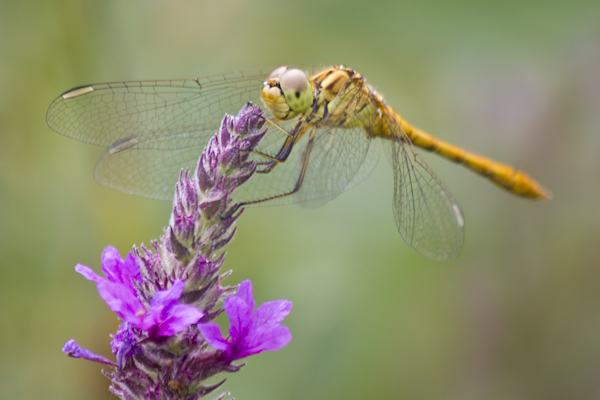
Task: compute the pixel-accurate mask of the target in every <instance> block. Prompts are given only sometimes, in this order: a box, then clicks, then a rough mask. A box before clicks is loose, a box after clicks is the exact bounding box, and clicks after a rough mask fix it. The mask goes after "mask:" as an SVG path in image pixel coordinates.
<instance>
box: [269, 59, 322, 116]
mask: <svg viewBox="0 0 600 400" xmlns="http://www.w3.org/2000/svg"><path fill="white" fill-rule="evenodd" d="M262 99H263V101H264V103H265V106H267V108H269V110H271V112H272V113H273V115H275V117H276V118H279V119H283V120H286V119H292V118H294V117H296V116H297V115H298V114H302V113H304V112H306V111H308V110H309V109H310V106H311V105H312V102H313V90H312V86H311V84H310V81H309V80H308V76H306V74H305V73H304V71H301V70H299V69H288V67H279V68H276V69H275V70H274V71H273V72H271V74H270V75H269V77H268V78H267V80H266V81H265V82H264V86H263V90H262Z"/></svg>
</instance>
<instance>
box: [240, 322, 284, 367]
mask: <svg viewBox="0 0 600 400" xmlns="http://www.w3.org/2000/svg"><path fill="white" fill-rule="evenodd" d="M291 340H292V334H291V332H290V330H289V328H288V327H287V326H279V327H277V328H272V327H262V328H260V329H258V330H255V331H252V332H251V333H250V335H248V336H246V337H245V338H244V339H243V340H242V341H241V342H240V343H238V345H237V346H236V347H235V348H234V349H233V350H232V353H233V354H232V357H231V360H232V361H233V360H239V359H241V358H244V357H248V356H251V355H254V354H259V353H262V352H263V351H277V350H279V349H281V348H282V347H285V346H286V345H287V344H288V343H289V342H290V341H291Z"/></svg>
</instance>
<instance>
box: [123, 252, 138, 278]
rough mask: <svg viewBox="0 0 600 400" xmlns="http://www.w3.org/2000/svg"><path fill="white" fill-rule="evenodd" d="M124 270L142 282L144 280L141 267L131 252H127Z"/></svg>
mask: <svg viewBox="0 0 600 400" xmlns="http://www.w3.org/2000/svg"><path fill="white" fill-rule="evenodd" d="M123 270H124V271H125V273H126V274H127V276H129V277H131V278H132V279H135V280H136V281H138V282H140V283H141V282H142V274H141V272H140V267H138V265H137V263H136V262H135V257H134V256H133V254H132V253H131V252H129V253H127V257H125V260H123Z"/></svg>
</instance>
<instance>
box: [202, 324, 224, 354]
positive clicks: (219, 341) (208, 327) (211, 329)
mask: <svg viewBox="0 0 600 400" xmlns="http://www.w3.org/2000/svg"><path fill="white" fill-rule="evenodd" d="M198 330H199V331H200V334H201V335H202V337H203V338H204V340H206V341H207V342H208V344H210V345H211V347H212V348H213V349H215V350H221V351H225V350H227V349H229V346H230V344H229V342H227V340H225V339H224V338H223V334H222V333H221V329H220V328H219V325H217V324H213V323H209V324H198Z"/></svg>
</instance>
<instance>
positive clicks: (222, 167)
mask: <svg viewBox="0 0 600 400" xmlns="http://www.w3.org/2000/svg"><path fill="white" fill-rule="evenodd" d="M264 123H265V119H264V117H263V112H262V111H261V110H260V108H259V107H256V106H253V105H251V104H248V105H246V106H245V107H244V108H243V109H242V110H241V111H240V112H239V114H238V115H237V117H231V116H225V118H223V121H222V123H221V126H220V128H219V131H218V132H217V133H216V134H215V135H214V136H213V138H212V139H211V140H210V141H209V143H208V144H207V146H206V147H205V149H204V150H203V152H202V155H201V156H200V159H199V160H198V164H197V167H196V169H195V170H194V171H193V173H191V172H188V171H182V172H181V173H180V175H179V180H178V182H177V184H176V189H175V199H174V202H173V209H172V214H171V218H170V220H169V225H168V226H167V227H166V228H165V229H164V233H163V235H162V236H161V237H160V239H159V240H156V241H151V242H150V245H151V246H149V247H146V246H144V245H142V246H140V247H134V249H133V251H132V252H131V253H129V254H128V255H127V257H125V259H122V258H121V255H120V254H119V252H118V251H117V249H115V248H114V247H107V248H106V249H105V250H104V252H103V253H102V272H103V273H104V276H100V275H97V274H96V273H95V272H94V271H93V270H92V269H90V268H88V267H86V266H84V265H79V264H78V265H77V266H76V267H75V270H76V271H77V272H79V273H80V274H82V275H83V276H84V277H85V278H87V279H89V280H92V281H94V282H95V283H96V285H97V289H98V293H99V294H100V297H101V298H102V299H103V300H104V301H105V302H106V304H107V305H108V307H109V308H110V309H111V310H112V311H114V312H115V313H116V314H117V315H118V316H119V318H120V319H121V320H122V324H121V326H120V327H119V330H118V332H117V333H116V334H115V335H114V336H112V341H111V349H112V353H113V354H114V355H115V357H116V362H113V361H110V360H108V359H106V358H104V357H102V356H99V355H97V354H94V353H92V352H91V351H89V350H86V349H83V348H81V347H80V346H79V345H78V344H77V343H76V342H75V341H74V340H70V341H69V342H67V343H66V344H65V347H64V349H63V351H64V352H65V353H67V354H68V355H70V356H71V357H78V358H86V359H88V360H92V361H97V362H101V363H104V364H108V365H110V366H112V367H113V371H110V372H108V371H104V374H105V375H106V376H107V377H108V378H110V379H111V386H110V390H111V391H112V393H113V394H115V395H116V396H118V397H120V398H121V399H124V400H142V399H143V400H161V399H175V398H177V399H182V400H198V399H199V398H201V397H204V396H207V395H208V394H209V393H211V392H213V391H214V390H216V389H217V388H218V387H219V386H220V385H221V384H222V383H223V382H224V381H225V380H224V379H223V380H221V381H220V382H217V383H214V380H213V381H212V382H211V381H210V380H212V379H213V377H214V376H215V375H217V374H220V373H223V372H229V373H231V372H236V371H239V370H240V369H241V367H242V366H243V365H233V364H232V362H234V361H235V360H239V359H241V358H244V357H247V356H249V355H252V354H257V353H261V352H263V351H266V350H271V351H274V350H278V349H280V348H282V347H283V346H285V345H287V344H288V343H289V342H290V340H291V334H290V331H289V330H288V328H287V327H284V326H280V325H281V322H282V320H283V319H284V318H285V317H286V316H287V315H288V314H289V312H290V310H291V307H292V303H290V302H289V301H286V300H279V301H273V302H269V303H266V304H264V305H262V306H261V307H260V308H258V310H256V312H254V313H253V310H254V307H255V304H254V299H253V296H252V285H251V283H250V281H245V282H242V284H241V285H240V287H239V289H238V291H237V294H236V295H234V293H235V287H229V286H223V280H224V279H225V278H226V277H227V276H228V275H229V274H230V271H229V272H225V273H220V272H219V271H220V269H221V267H222V265H223V262H224V258H225V252H223V251H222V249H223V248H224V247H225V246H226V245H227V244H228V243H229V242H230V241H231V239H232V238H233V236H234V234H235V230H236V222H237V219H238V218H239V217H240V215H241V214H242V211H243V209H240V210H238V211H237V212H235V213H234V210H237V208H238V207H237V204H235V202H234V197H232V196H233V192H234V191H235V190H236V189H237V187H238V186H239V185H241V184H243V183H245V182H246V181H247V180H248V179H249V178H250V177H251V176H252V174H254V172H256V168H257V164H256V162H255V161H253V160H252V159H251V158H250V156H251V154H252V153H251V151H250V150H252V149H253V148H255V147H256V146H257V145H258V143H259V141H260V140H261V139H262V138H263V136H264V135H265V131H262V132H261V130H262V129H263V125H264ZM232 214H233V215H232ZM225 216H229V218H227V217H225ZM219 304H223V306H224V309H225V311H226V313H227V314H228V315H229V318H230V320H231V327H230V328H229V337H228V338H227V339H224V338H223V337H222V335H221V332H220V330H219V327H218V326H217V325H216V324H214V323H210V322H211V321H212V320H214V318H216V317H217V316H218V315H219V314H220V313H221V311H222V310H221V309H220V307H219V306H218V305H219ZM200 320H202V322H203V324H201V325H200V326H198V325H197V324H198V323H199V321H200ZM198 328H199V329H200V331H201V332H202V335H203V336H204V337H201V336H200V335H199V329H198ZM207 342H208V344H210V345H212V346H213V348H211V347H210V346H208V345H207ZM222 397H223V395H221V396H220V397H218V399H221V398H222Z"/></svg>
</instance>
